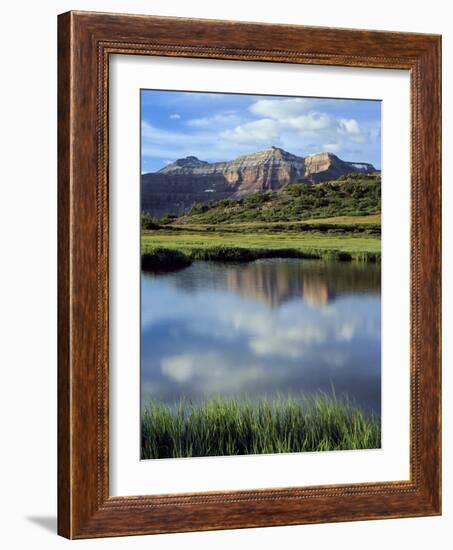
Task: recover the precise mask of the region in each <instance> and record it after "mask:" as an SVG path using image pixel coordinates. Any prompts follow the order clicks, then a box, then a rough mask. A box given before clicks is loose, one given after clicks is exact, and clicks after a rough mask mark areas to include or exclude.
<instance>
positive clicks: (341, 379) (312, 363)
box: [141, 259, 381, 415]
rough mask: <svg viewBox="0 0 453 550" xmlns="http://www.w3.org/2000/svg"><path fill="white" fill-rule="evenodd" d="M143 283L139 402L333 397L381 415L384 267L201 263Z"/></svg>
mask: <svg viewBox="0 0 453 550" xmlns="http://www.w3.org/2000/svg"><path fill="white" fill-rule="evenodd" d="M141 277H142V280H141V299H142V307H141V392H142V403H145V402H146V400H148V399H149V398H153V399H158V400H160V401H162V402H164V403H167V404H173V403H175V402H178V401H179V400H180V399H182V398H184V399H186V400H191V401H193V402H197V401H200V400H203V399H206V398H210V397H215V396H218V395H222V396H226V397H229V396H231V397H233V396H234V397H239V398H240V397H241V396H247V397H249V398H252V399H261V398H272V397H274V396H276V395H283V396H287V395H293V396H298V395H301V394H306V395H308V394H313V393H317V392H319V391H323V392H327V393H331V392H332V388H333V389H334V391H335V393H336V394H337V395H338V396H343V395H347V396H348V397H349V398H350V399H351V400H352V401H353V402H354V403H356V404H357V405H359V406H361V407H362V408H363V409H364V410H365V411H367V412H373V413H375V414H377V415H379V414H380V403H381V295H380V280H381V271H380V265H376V264H370V263H355V262H322V261H319V260H299V259H263V260H257V261H254V262H250V263H242V264H231V263H215V262H194V263H193V264H192V265H191V266H190V267H187V268H186V269H183V270H181V271H177V272H173V273H167V274H153V273H146V272H142V275H141Z"/></svg>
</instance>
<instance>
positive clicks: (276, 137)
mask: <svg viewBox="0 0 453 550" xmlns="http://www.w3.org/2000/svg"><path fill="white" fill-rule="evenodd" d="M141 137H142V151H141V161H142V166H141V171H142V173H147V172H156V171H157V170H159V169H160V168H163V167H164V166H166V165H167V164H169V163H171V162H173V161H175V160H176V159H179V158H184V157H187V156H190V155H193V156H196V157H198V158H199V159H200V160H205V161H208V162H220V161H228V160H233V159H235V158H237V157H238V156H239V155H244V154H250V153H256V152H257V151H261V150H263V149H267V148H268V147H270V146H272V145H274V146H276V147H281V148H282V149H285V150H286V151H288V152H289V153H292V154H294V155H299V156H302V157H304V156H307V155H311V154H315V153H319V152H321V151H329V152H331V153H334V154H336V155H337V156H339V157H340V158H341V159H343V160H347V161H351V162H370V163H371V164H373V165H374V166H375V168H378V169H380V168H381V102H380V101H376V100H360V99H332V98H311V97H293V96H269V95H268V96H264V95H243V94H221V93H207V92H201V93H200V92H180V91H162V90H141Z"/></svg>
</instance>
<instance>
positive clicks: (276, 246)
mask: <svg viewBox="0 0 453 550" xmlns="http://www.w3.org/2000/svg"><path fill="white" fill-rule="evenodd" d="M301 91H303V90H301ZM140 118H141V120H140V125H141V136H140V138H141V140H140V143H141V150H140V152H137V153H138V154H140V164H141V174H140V178H141V204H140V232H141V238H140V247H141V250H140V256H141V334H140V381H141V387H140V394H141V404H140V418H141V449H140V456H141V459H143V460H146V459H165V458H167V459H168V458H173V459H176V458H190V457H212V456H235V455H259V454H274V453H301V452H319V451H351V450H367V449H379V448H381V101H378V100H371V99H367V98H351V99H344V98H341V99H340V98H332V97H304V96H299V97H293V96H271V95H249V94H236V93H235V94H233V93H218V92H215V93H214V92H197V91H173V90H152V89H141V90H140Z"/></svg>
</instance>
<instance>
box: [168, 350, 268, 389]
mask: <svg viewBox="0 0 453 550" xmlns="http://www.w3.org/2000/svg"><path fill="white" fill-rule="evenodd" d="M160 371H161V373H162V374H163V375H164V376H166V377H168V378H170V379H172V380H174V381H175V382H178V383H180V384H183V383H187V382H191V381H192V382H193V381H196V383H197V386H198V388H199V389H201V390H204V391H210V392H212V391H218V392H220V391H222V392H229V391H235V390H236V391H238V390H240V389H241V388H243V386H244V384H247V383H254V382H255V383H256V381H257V380H262V378H263V376H264V375H265V370H264V367H263V366H261V365H259V364H255V365H248V366H244V365H238V363H237V360H235V359H233V358H230V357H228V356H227V355H224V354H221V353H216V352H199V353H183V354H180V355H173V356H170V357H164V358H163V359H162V360H161V362H160Z"/></svg>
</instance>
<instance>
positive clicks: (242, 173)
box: [141, 146, 376, 216]
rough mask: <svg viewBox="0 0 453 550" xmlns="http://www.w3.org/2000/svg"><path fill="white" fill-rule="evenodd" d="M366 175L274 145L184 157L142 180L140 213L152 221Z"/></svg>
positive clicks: (365, 170) (331, 158) (369, 168)
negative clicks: (233, 154)
mask: <svg viewBox="0 0 453 550" xmlns="http://www.w3.org/2000/svg"><path fill="white" fill-rule="evenodd" d="M372 172H376V169H375V168H374V166H373V165H372V164H370V163H367V162H349V161H344V160H342V159H340V158H339V157H338V156H337V155H335V154H334V153H331V152H328V151H325V152H322V153H317V154H315V155H309V156H307V157H299V156H297V155H294V154H292V153H289V152H288V151H285V150H284V149H282V148H280V147H275V146H271V147H268V148H267V149H264V150H262V151H258V152H256V153H251V154H245V155H241V156H239V157H237V158H236V159H233V160H231V161H223V162H212V163H210V162H207V161H203V160H200V159H198V158H197V157H195V156H193V155H190V156H188V157H185V158H181V159H177V160H176V161H174V162H172V163H170V164H168V165H167V166H164V167H163V168H161V169H160V170H158V171H157V172H150V173H147V174H143V175H142V178H141V181H142V210H144V211H145V212H148V213H150V214H152V215H154V216H161V215H162V214H164V213H165V212H168V213H173V214H181V213H183V212H185V211H187V210H188V209H189V208H190V207H191V206H192V205H193V204H194V203H196V202H198V203H206V202H209V201H210V200H222V199H226V198H233V199H239V198H243V197H246V196H248V195H250V194H251V193H255V192H265V191H280V190H281V189H283V188H284V187H286V185H288V184H289V183H307V184H317V183H321V182H323V181H327V180H333V179H337V178H339V177H340V176H343V175H346V174H354V173H359V174H360V173H361V174H369V173H372Z"/></svg>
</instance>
